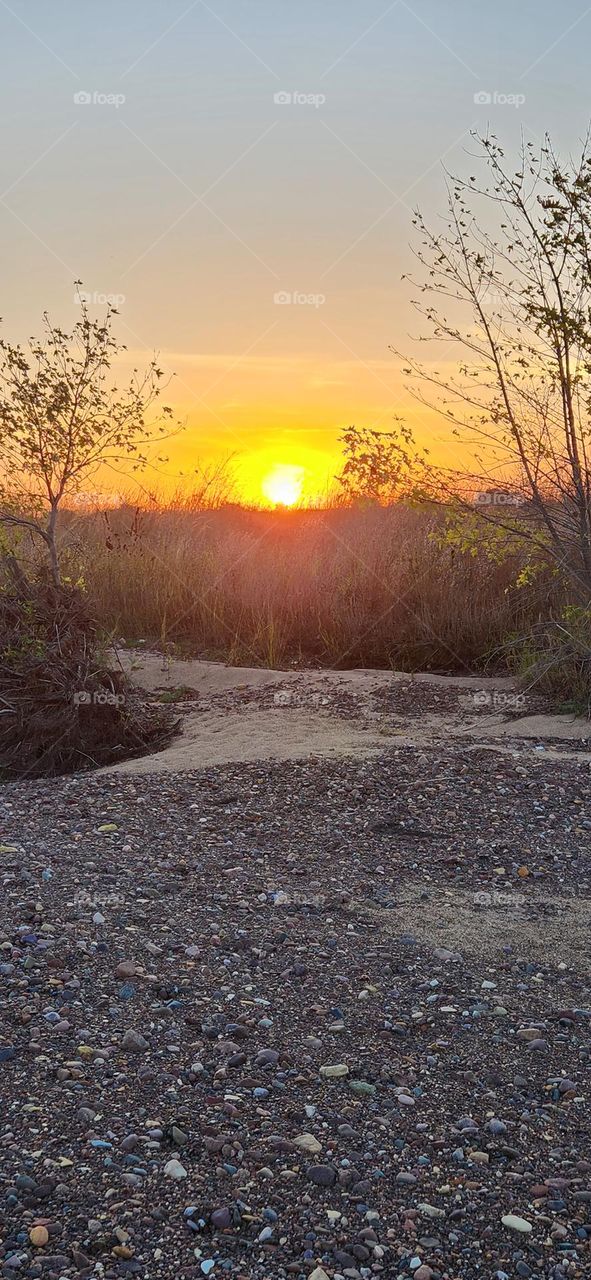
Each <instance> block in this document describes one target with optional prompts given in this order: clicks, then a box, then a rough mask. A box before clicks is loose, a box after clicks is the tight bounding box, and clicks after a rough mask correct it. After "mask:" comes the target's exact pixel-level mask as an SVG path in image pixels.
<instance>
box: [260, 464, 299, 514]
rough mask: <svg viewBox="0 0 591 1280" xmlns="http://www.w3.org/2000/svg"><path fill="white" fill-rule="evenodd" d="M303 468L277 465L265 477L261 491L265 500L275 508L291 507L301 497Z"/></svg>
mask: <svg viewBox="0 0 591 1280" xmlns="http://www.w3.org/2000/svg"><path fill="white" fill-rule="evenodd" d="M303 485H304V468H303V467H294V466H288V465H287V464H285V465H282V464H279V463H278V464H277V466H275V467H273V470H272V471H270V472H269V474H268V475H266V476H265V478H264V480H263V482H262V486H261V487H262V490H263V493H264V495H265V498H267V499H268V501H269V502H273V503H274V504H275V506H276V507H293V505H294V503H296V502H298V500H299V499H300V498H301V496H302V489H303Z"/></svg>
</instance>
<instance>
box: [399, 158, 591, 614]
mask: <svg viewBox="0 0 591 1280" xmlns="http://www.w3.org/2000/svg"><path fill="white" fill-rule="evenodd" d="M476 141H477V143H478V157H477V158H478V160H479V163H480V164H481V166H482V167H483V168H484V171H485V177H484V180H483V181H482V182H479V181H477V179H476V177H473V176H472V177H469V178H467V179H463V178H458V177H453V176H452V175H448V178H449V182H448V197H449V204H448V217H447V219H446V221H445V225H444V229H443V230H442V231H431V230H429V228H428V227H427V225H426V223H425V220H424V219H423V217H422V215H421V214H420V213H419V214H417V216H416V222H415V225H416V226H417V227H418V229H419V232H420V235H421V242H420V245H419V248H418V252H417V257H418V259H419V261H420V263H421V265H422V266H423V267H424V268H425V271H424V276H423V279H422V280H421V281H420V282H419V284H418V289H419V295H420V296H419V298H418V299H417V307H418V310H419V311H420V312H421V314H422V315H423V316H424V317H425V318H426V319H427V321H428V322H429V326H430V330H431V334H430V337H428V338H424V339H423V341H433V340H435V341H436V342H438V343H439V344H441V345H442V346H443V349H444V358H445V362H446V367H447V372H446V371H443V372H441V371H440V370H439V369H438V368H437V367H436V366H435V364H434V363H433V364H431V363H430V364H428V365H425V364H422V363H420V362H419V361H417V360H411V361H408V358H406V365H407V367H406V370H405V371H406V372H407V373H409V374H411V375H412V376H413V377H415V378H417V379H418V381H419V383H420V389H419V391H418V392H417V397H418V399H419V400H420V401H421V403H422V404H425V405H427V406H428V407H429V408H431V409H436V410H437V411H438V412H439V413H440V414H441V415H442V416H443V418H444V419H445V420H446V422H448V423H451V425H452V427H453V431H454V434H455V435H456V437H457V438H458V439H459V440H461V441H462V442H463V444H464V448H465V455H466V470H465V471H464V472H462V473H461V474H459V473H458V472H457V471H456V472H454V471H453V470H452V469H446V468H444V467H440V468H438V469H437V470H436V471H432V472H431V483H432V485H433V487H434V488H436V489H437V490H438V491H439V493H441V492H442V491H443V492H444V493H445V495H446V498H447V501H448V502H451V501H453V503H454V504H455V509H456V511H457V512H459V513H460V515H461V513H462V512H463V513H464V514H466V513H467V512H468V511H469V512H470V515H471V517H472V518H474V517H476V519H477V521H478V522H479V523H480V526H481V527H482V524H483V523H484V524H488V526H489V528H490V527H491V526H492V528H493V529H494V530H496V531H499V532H500V531H502V533H503V536H504V538H505V544H506V546H507V548H508V549H510V550H515V549H516V548H517V547H519V546H521V547H525V548H526V549H527V552H528V554H529V556H530V558H531V559H532V560H535V561H537V562H538V563H546V564H550V565H551V566H552V568H553V569H554V570H555V571H558V572H559V573H560V574H561V575H562V576H563V578H564V579H565V580H567V581H568V582H569V583H570V586H571V588H574V590H575V592H576V594H577V596H578V597H579V599H581V600H582V601H584V602H585V603H586V604H588V603H589V601H591V457H590V452H589V450H590V432H591V150H590V146H589V139H587V140H586V141H585V143H584V145H583V148H582V153H581V156H580V158H579V160H578V162H576V163H573V162H569V163H568V164H562V163H561V162H560V161H559V160H558V159H557V157H556V155H555V153H554V151H553V149H552V146H551V144H550V142H549V141H548V140H546V143H545V145H544V146H543V147H542V148H541V149H540V151H539V153H536V152H535V151H534V148H533V146H532V144H530V143H527V144H523V145H522V148H521V153H520V160H519V164H518V167H517V169H516V170H515V171H514V170H513V169H512V167H511V166H509V165H508V164H506V162H505V159H504V155H503V151H502V149H501V147H500V146H499V144H498V142H497V141H496V139H494V138H492V137H488V136H487V137H476ZM476 211H477V212H476ZM431 295H436V299H437V301H436V302H435V303H431V302H430V300H429V298H430V296H431ZM396 354H398V353H396ZM429 385H430V386H431V387H435V388H436V389H437V391H436V395H435V398H433V397H431V396H430V395H429V394H428V392H426V391H425V388H426V387H428V386H429ZM424 479H425V474H424V471H423V480H424ZM483 494H485V495H489V496H490V495H497V496H496V499H495V500H488V499H487V500H483V497H482V495H483Z"/></svg>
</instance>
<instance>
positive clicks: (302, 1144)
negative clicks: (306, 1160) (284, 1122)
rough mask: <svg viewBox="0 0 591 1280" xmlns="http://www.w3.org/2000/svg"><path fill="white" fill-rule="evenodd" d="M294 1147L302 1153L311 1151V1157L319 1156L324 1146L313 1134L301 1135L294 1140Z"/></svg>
mask: <svg viewBox="0 0 591 1280" xmlns="http://www.w3.org/2000/svg"><path fill="white" fill-rule="evenodd" d="M293 1144H294V1147H298V1148H299V1150H300V1151H309V1152H310V1155H313V1156H317V1155H318V1154H319V1152H320V1151H322V1144H321V1143H320V1142H319V1141H318V1138H315V1137H314V1134H313V1133H300V1134H298V1137H297V1138H294V1139H293Z"/></svg>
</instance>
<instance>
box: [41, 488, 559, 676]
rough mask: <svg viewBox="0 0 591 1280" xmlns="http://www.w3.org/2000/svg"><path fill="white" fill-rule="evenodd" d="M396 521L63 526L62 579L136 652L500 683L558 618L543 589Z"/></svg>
mask: <svg viewBox="0 0 591 1280" xmlns="http://www.w3.org/2000/svg"><path fill="white" fill-rule="evenodd" d="M440 531H441V517H440V516H439V515H438V514H430V513H426V512H424V511H417V510H412V509H409V508H405V507H402V506H398V507H387V508H379V507H364V508H346V507H342V508H338V507H335V508H333V509H329V510H324V511H316V510H277V511H256V510H248V509H244V508H241V507H238V506H233V505H222V506H221V507H219V508H218V509H214V510H191V509H190V508H188V507H186V506H185V507H184V508H182V507H181V508H179V507H175V506H174V505H173V506H172V507H170V508H168V509H157V510H156V509H154V510H146V511H139V510H137V509H134V508H131V507H121V508H119V509H117V510H114V511H110V512H107V513H105V512H102V513H101V512H94V513H83V514H81V513H77V514H76V515H75V516H74V515H73V514H72V513H69V514H67V515H66V517H65V521H64V542H65V544H66V545H67V547H68V550H67V553H66V563H65V567H67V569H68V571H69V573H70V575H71V576H72V577H76V578H77V577H78V576H81V577H82V578H83V579H84V582H85V584H86V588H87V591H88V593H89V597H90V600H91V602H92V605H93V609H94V610H95V612H96V615H97V617H98V618H99V620H100V622H101V624H102V625H104V627H105V628H106V629H107V630H108V631H109V632H112V633H113V634H114V635H115V636H116V637H118V638H121V639H124V640H125V641H126V642H128V643H130V644H133V643H137V641H140V640H141V641H144V642H146V643H147V644H149V645H157V646H159V647H162V648H164V649H172V650H174V651H176V652H179V653H185V654H191V655H201V656H206V657H210V658H216V659H221V660H225V661H228V662H232V663H237V664H242V665H266V666H270V667H287V666H290V665H293V664H300V663H302V664H305V663H309V664H314V665H326V666H332V667H354V666H375V667H398V668H402V669H407V670H418V669H423V670H426V669H431V670H438V671H455V672H458V671H462V670H464V671H465V670H483V669H484V668H486V667H488V668H491V669H495V670H498V669H502V668H503V666H504V665H506V661H507V646H508V644H509V643H510V640H511V637H513V636H514V635H516V634H525V633H527V632H528V631H531V629H532V627H533V626H534V625H535V624H536V623H537V622H538V621H539V619H540V617H542V616H543V615H546V616H547V611H548V589H547V584H544V583H539V584H538V585H537V586H536V587H534V588H532V587H528V588H523V589H520V588H516V587H515V586H514V585H513V584H514V582H515V578H516V570H517V566H516V565H515V564H514V563H513V564H510V563H507V564H505V565H502V566H499V565H495V564H492V563H491V562H490V561H488V560H487V559H486V557H485V556H484V555H482V554H479V555H478V556H475V557H474V556H471V555H469V554H465V555H464V554H461V553H459V552H457V551H454V550H453V549H451V548H450V547H448V546H442V545H441V544H440V539H439V538H438V533H439V532H440Z"/></svg>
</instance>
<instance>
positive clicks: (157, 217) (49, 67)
mask: <svg viewBox="0 0 591 1280" xmlns="http://www.w3.org/2000/svg"><path fill="white" fill-rule="evenodd" d="M0 42H1V47H2V50H3V54H4V57H3V75H2V80H1V83H0V99H1V102H2V113H3V119H4V130H3V146H2V150H3V161H4V162H3V166H2V178H1V182H0V185H1V191H0V222H1V242H2V281H3V298H2V305H1V307H0V311H1V314H2V316H3V318H4V331H5V332H6V334H7V335H9V336H10V337H13V338H23V337H25V336H26V335H27V334H28V333H29V332H36V331H37V330H38V328H39V318H40V314H41V312H42V311H43V309H45V308H47V309H49V310H50V311H51V313H52V315H53V316H54V317H55V318H56V319H57V320H58V321H59V322H60V323H61V324H62V325H63V326H64V327H66V328H69V327H71V326H72V324H73V323H74V322H75V319H76V318H77V311H76V307H75V305H74V287H73V281H74V280H75V278H76V277H81V278H82V280H83V281H84V288H85V289H86V290H87V291H88V292H89V293H90V294H93V295H96V296H97V297H100V296H101V295H107V294H114V295H119V296H121V297H122V298H123V299H124V300H123V301H122V302H121V303H120V318H119V320H118V333H119V335H120V336H121V338H122V340H124V341H125V342H127V343H128V345H129V347H130V349H131V350H132V352H133V356H134V358H137V359H140V360H144V359H146V358H147V357H148V356H149V355H150V354H151V352H152V350H153V349H154V348H156V349H157V350H159V351H160V353H161V359H162V362H163V364H164V366H165V367H166V368H167V369H171V370H174V371H175V372H176V374H177V379H176V381H175V384H174V388H171V390H170V391H169V394H168V398H169V399H170V400H171V401H172V402H173V403H174V405H175V407H176V409H177V410H178V412H179V414H180V415H181V416H182V417H183V418H185V419H186V420H187V423H188V427H187V430H186V431H185V432H184V433H183V435H182V436H180V437H179V438H178V439H176V440H174V441H172V442H171V445H170V448H169V453H170V460H169V463H168V464H167V467H166V468H165V471H166V473H167V477H168V479H167V480H165V477H164V476H162V475H160V476H159V477H156V476H154V477H152V478H151V480H150V484H154V485H158V486H159V487H162V486H163V485H164V484H165V483H168V484H169V485H172V484H175V483H176V477H177V476H178V475H179V473H180V471H181V470H182V471H183V472H186V471H187V470H189V469H190V468H191V467H193V466H195V465H197V464H198V463H199V461H202V462H203V461H207V460H208V459H211V458H219V457H222V456H224V455H227V454H229V453H236V454H238V455H239V471H240V475H241V477H242V480H243V483H244V484H245V487H246V488H247V489H248V491H249V494H250V496H256V494H257V493H258V492H259V489H260V483H261V480H262V478H263V477H264V475H265V473H266V472H267V471H268V470H269V469H270V468H271V467H272V466H273V465H274V464H275V463H277V464H283V465H285V464H295V465H301V466H303V467H304V468H305V473H306V489H307V491H308V492H312V491H313V490H314V489H318V487H319V486H320V485H322V484H323V483H324V482H325V481H326V480H327V478H329V477H330V476H331V475H332V474H333V473H334V470H335V465H336V442H337V438H338V433H339V431H340V429H341V428H342V427H343V426H345V425H347V424H348V423H350V422H355V423H357V425H359V426H370V425H375V426H379V427H381V428H382V429H387V428H388V426H389V424H390V422H391V420H392V417H393V415H394V414H395V413H405V412H407V413H409V414H410V416H411V417H412V419H413V421H414V422H415V423H416V424H417V427H418V431H419V434H420V435H422V437H423V438H424V439H427V438H429V439H430V443H431V444H432V445H433V444H434V445H435V449H436V451H437V450H439V451H441V450H442V449H443V448H445V447H446V445H445V428H444V427H440V426H439V425H438V424H437V423H436V422H435V421H432V420H431V421H429V420H427V418H425V417H424V416H421V413H420V412H419V411H418V409H417V408H416V406H413V404H412V401H410V399H409V397H408V395H406V393H405V392H404V388H403V380H402V378H401V375H400V372H399V369H398V367H397V364H396V361H395V359H394V358H393V357H392V356H391V355H390V354H389V352H388V345H389V343H394V344H395V345H402V346H404V347H406V348H408V349H412V337H409V335H412V334H413V333H415V332H417V329H418V321H416V319H415V316H414V313H413V310H412V307H411V301H410V298H411V294H410V290H409V287H408V285H406V284H404V283H401V279H400V278H401V276H402V274H403V272H404V271H405V270H407V269H408V268H409V266H410V264H411V261H412V259H411V255H410V250H409V242H410V241H411V240H412V226H411V216H412V209H413V207H414V206H416V205H417V204H419V205H420V206H421V208H422V209H423V211H424V212H426V213H427V214H428V215H429V218H430V219H431V220H432V221H434V220H435V219H436V217H437V212H438V210H439V211H441V210H443V208H444V199H445V193H444V178H443V172H442V168H441V162H442V160H444V162H445V163H446V164H447V165H449V166H451V167H452V168H457V169H459V170H462V171H464V172H466V170H467V169H468V167H469V161H468V158H467V154H466V153H467V150H468V149H469V148H470V145H471V144H470V138H469V131H470V129H471V128H473V127H474V126H480V127H486V126H487V124H490V125H491V127H492V129H493V130H494V131H495V132H496V133H497V134H498V135H499V137H500V138H501V139H502V140H503V141H504V142H505V143H506V145H507V148H508V149H509V150H510V149H511V147H513V146H517V145H518V143H519V135H520V131H521V130H522V129H523V130H524V131H525V134H526V136H527V137H529V138H532V139H533V140H534V141H535V140H536V139H537V140H539V139H540V137H541V135H542V134H543V133H544V131H545V130H548V131H550V132H551V134H552V136H553V140H554V142H555V144H556V146H557V148H558V149H559V150H561V151H566V150H568V149H570V148H571V147H576V144H577V141H578V139H579V138H580V137H581V135H582V134H583V133H584V132H585V129H586V127H587V123H588V121H589V118H590V116H591V95H590V90H589V53H590V51H591V8H589V7H588V5H587V3H586V0H565V3H563V4H562V5H561V6H558V5H556V3H555V2H554V0H519V3H517V4H516V3H515V0H495V3H494V4H491V3H490V2H489V0H486V2H485V0H411V3H408V2H407V0H395V3H388V0H365V3H363V4H361V3H360V2H359V0H357V2H355V3H354V2H353V0H338V3H337V0H320V2H318V0H315V2H314V3H312V0H299V3H298V4H297V5H296V4H287V3H285V0H284V2H283V3H281V0H273V2H272V0H207V3H206V2H205V0H195V3H191V0H100V3H99V2H98V0H83V3H80V0H51V3H49V2H48V0H10V3H5V2H4V0H0ZM296 92H297V93H298V94H300V95H303V96H305V97H310V96H314V102H312V101H305V102H304V101H299V102H294V101H293V100H292V102H290V103H284V102H276V101H275V100H274V96H275V95H277V94H291V95H292V96H293V95H294V93H296ZM479 92H485V93H489V94H494V93H495V92H496V93H497V94H500V95H503V94H505V95H508V94H520V95H525V102H524V103H523V104H522V105H521V106H519V107H515V106H510V105H502V104H499V103H497V104H496V105H495V104H494V103H492V104H491V105H480V104H478V103H477V102H475V100H474V95H475V94H477V93H479ZM80 93H82V94H86V95H88V94H90V95H93V96H95V95H103V96H113V95H115V96H117V98H118V105H115V104H114V103H113V102H109V101H107V102H103V101H100V100H98V101H91V102H90V103H88V102H76V101H75V95H78V94H80ZM319 95H320V97H319ZM322 96H323V97H324V99H325V101H321V100H320V99H321V97H322ZM122 97H124V99H125V100H124V101H121V98H122ZM277 294H288V295H290V296H291V297H292V302H291V303H290V304H287V305H286V304H281V303H278V302H277V301H275V295H277ZM294 294H297V295H298V296H299V297H302V296H305V297H306V298H310V297H313V298H314V301H313V302H310V301H305V302H303V301H301V300H300V301H298V302H294V301H293V295H294ZM99 310H100V308H98V307H97V308H94V307H93V311H95V312H96V314H98V313H99Z"/></svg>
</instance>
